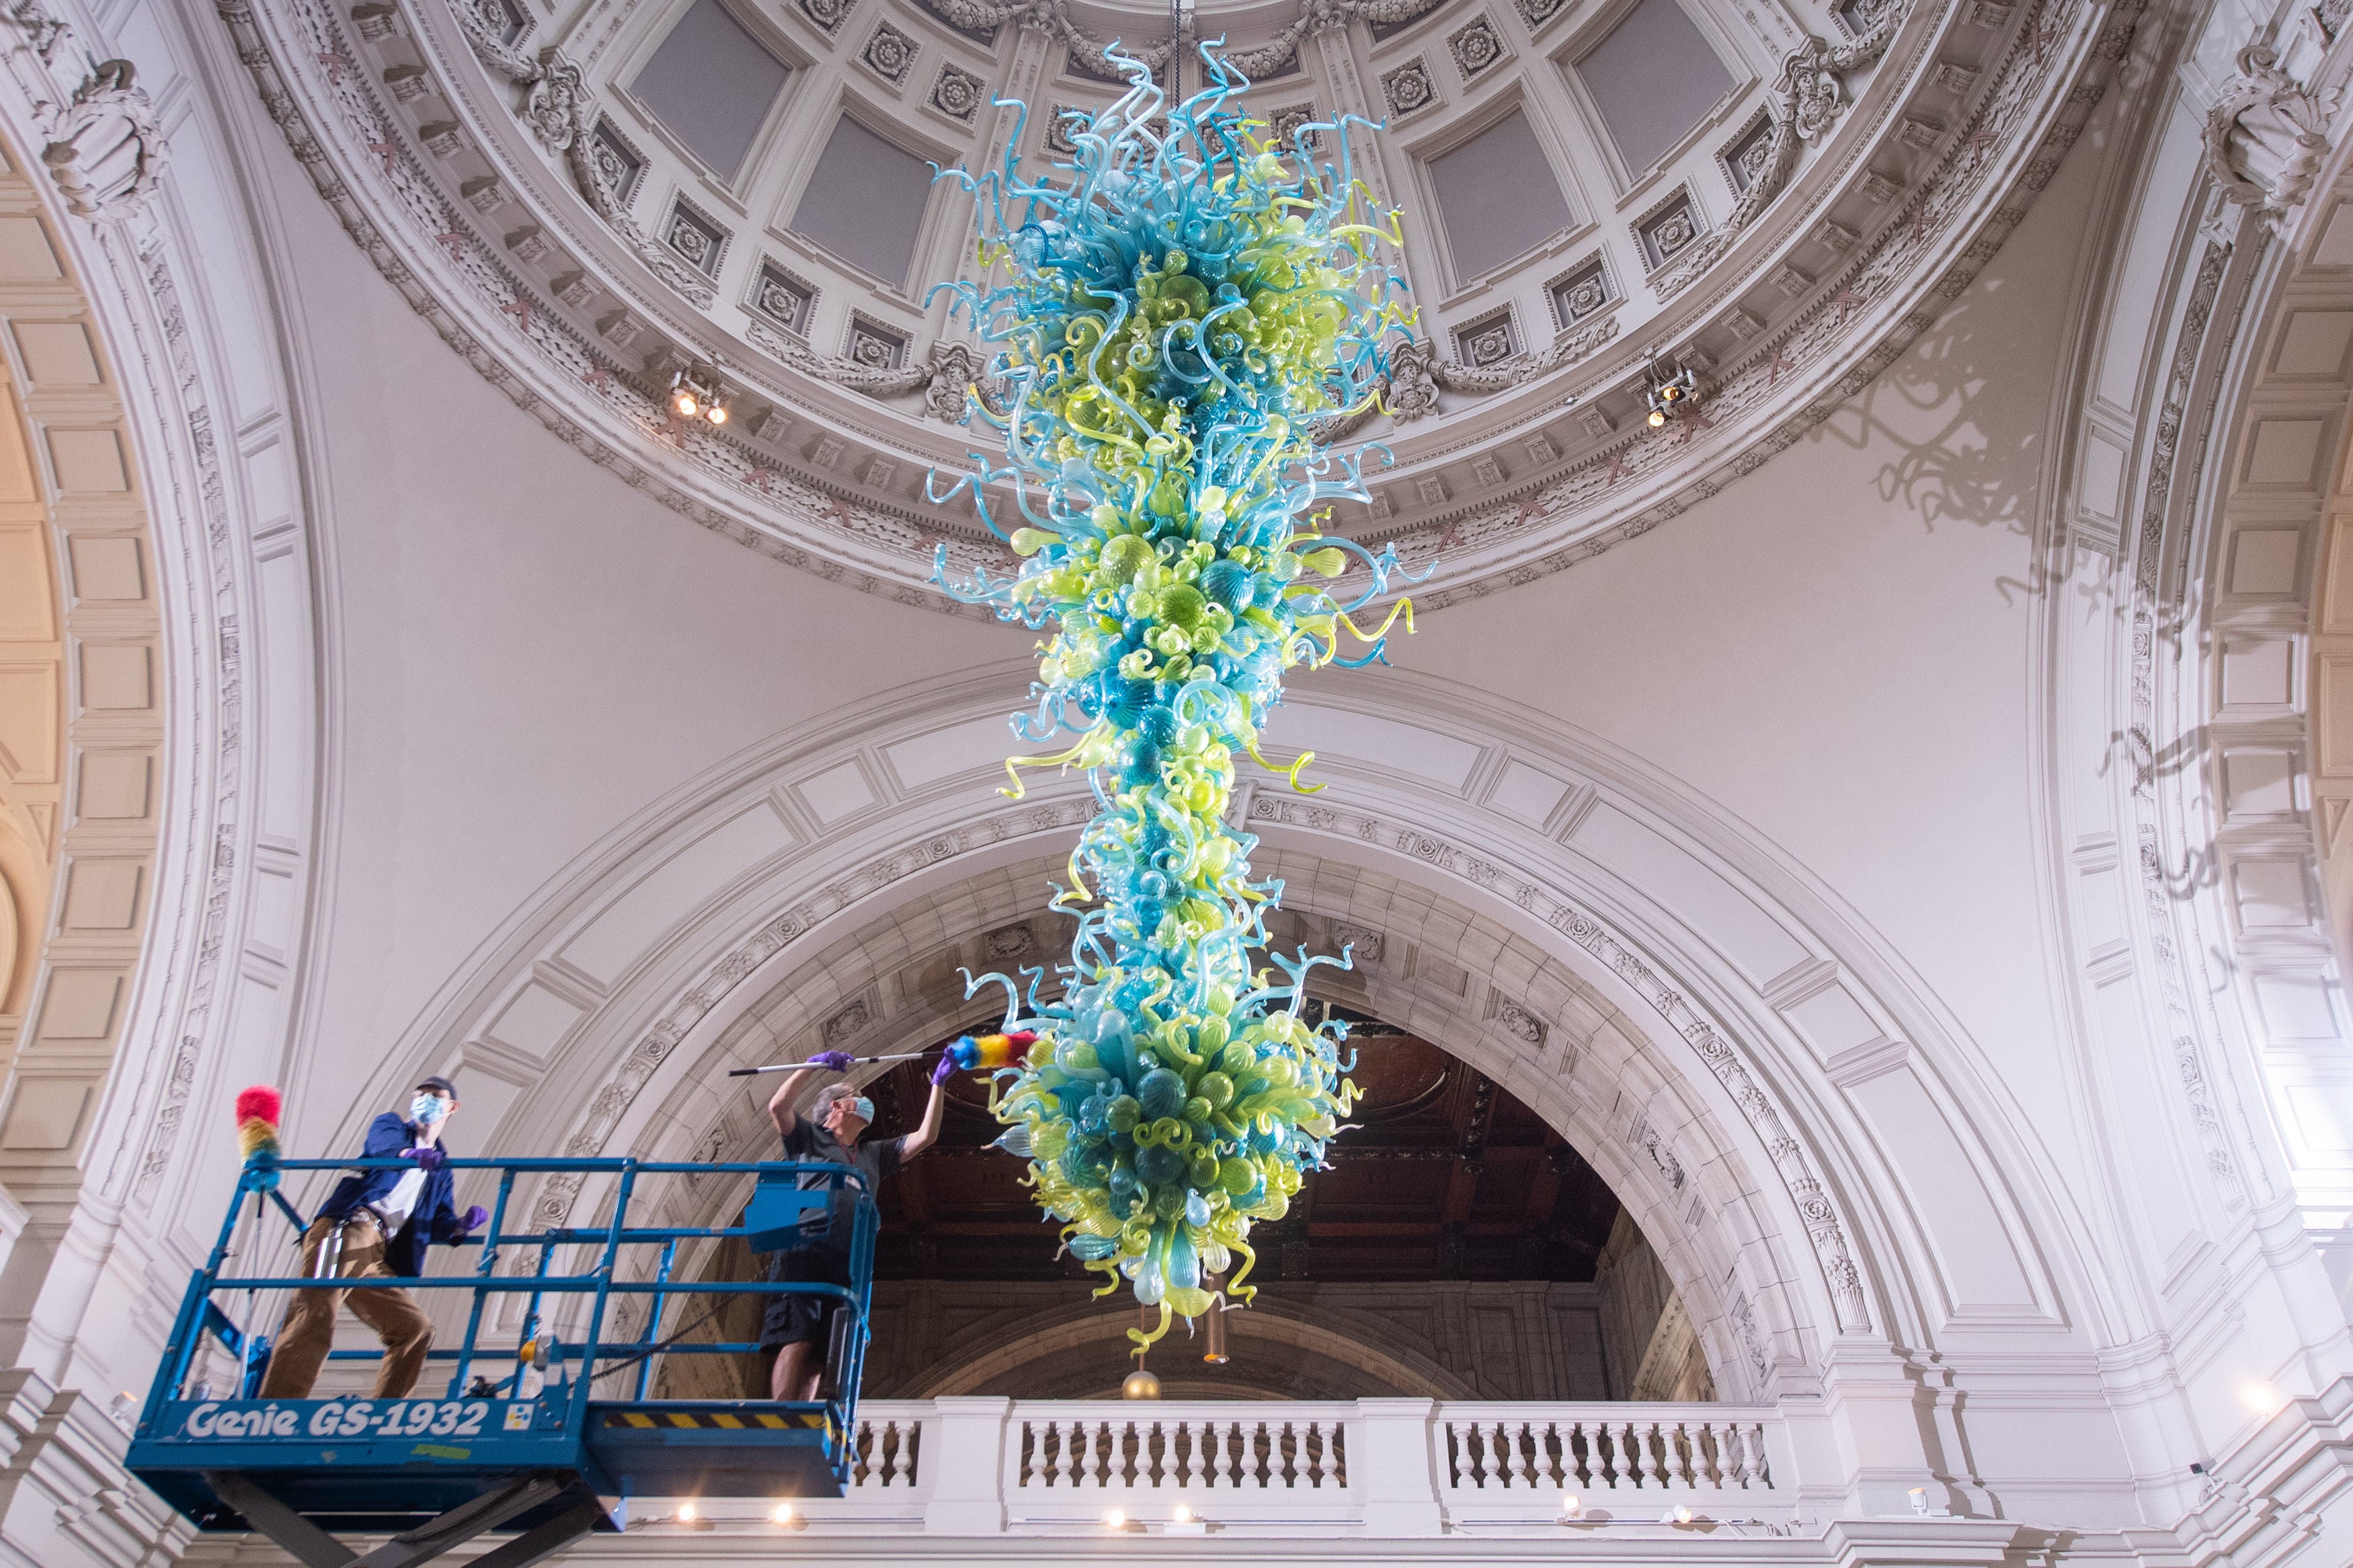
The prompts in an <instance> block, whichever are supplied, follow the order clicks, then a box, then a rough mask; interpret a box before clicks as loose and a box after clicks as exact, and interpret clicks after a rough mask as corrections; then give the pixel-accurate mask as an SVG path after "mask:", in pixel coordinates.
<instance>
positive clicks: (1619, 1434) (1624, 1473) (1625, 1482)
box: [1607, 1421, 1634, 1491]
mask: <svg viewBox="0 0 2353 1568" xmlns="http://www.w3.org/2000/svg"><path fill="white" fill-rule="evenodd" d="M1607 1425H1610V1426H1612V1428H1613V1429H1612V1430H1611V1431H1610V1433H1609V1489H1610V1490H1612V1491H1619V1490H1621V1489H1630V1488H1631V1487H1632V1486H1633V1484H1634V1454H1633V1447H1634V1424H1633V1423H1632V1422H1631V1421H1620V1422H1616V1423H1614V1424H1607Z"/></svg>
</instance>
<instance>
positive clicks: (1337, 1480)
mask: <svg viewBox="0 0 2353 1568" xmlns="http://www.w3.org/2000/svg"><path fill="white" fill-rule="evenodd" d="M1324 1447H1325V1450H1326V1454H1327V1457H1328V1458H1330V1460H1331V1466H1332V1484H1333V1485H1334V1486H1335V1487H1345V1486H1346V1485H1347V1484H1348V1428H1347V1426H1345V1424H1343V1423H1341V1422H1338V1421H1335V1422H1333V1423H1332V1424H1331V1425H1329V1426H1326V1427H1324Z"/></svg>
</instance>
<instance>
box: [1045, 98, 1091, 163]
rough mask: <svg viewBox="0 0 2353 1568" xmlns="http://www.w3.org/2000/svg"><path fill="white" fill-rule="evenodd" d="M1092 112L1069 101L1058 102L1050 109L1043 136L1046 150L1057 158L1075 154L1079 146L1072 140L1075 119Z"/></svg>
mask: <svg viewBox="0 0 2353 1568" xmlns="http://www.w3.org/2000/svg"><path fill="white" fill-rule="evenodd" d="M1090 112H1092V111H1091V110H1084V109H1074V108H1072V107H1071V105H1069V104H1067V103H1058V104H1056V105H1054V107H1053V108H1052V109H1051V110H1048V111H1047V114H1046V131H1045V135H1044V137H1043V138H1042V142H1043V144H1044V146H1045V149H1046V151H1047V152H1049V153H1052V154H1053V155H1054V156H1055V157H1057V158H1068V157H1071V156H1072V155H1074V154H1075V153H1077V152H1078V150H1079V148H1078V143H1076V142H1072V141H1071V131H1072V129H1073V128H1074V123H1075V121H1078V120H1083V119H1085V118H1086V117H1087V115H1088V114H1089V113H1090Z"/></svg>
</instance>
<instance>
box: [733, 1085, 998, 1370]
mask: <svg viewBox="0 0 2353 1568" xmlns="http://www.w3.org/2000/svg"><path fill="white" fill-rule="evenodd" d="M852 1065H853V1063H852V1060H851V1058H850V1057H849V1053H848V1052H846V1051H819V1052H818V1053H817V1054H816V1055H815V1056H813V1057H811V1058H809V1059H808V1060H807V1061H805V1062H802V1063H801V1064H799V1066H798V1067H797V1068H795V1069H794V1070H793V1071H792V1072H788V1073H786V1075H785V1080H784V1082H783V1084H782V1085H781V1086H779V1087H778V1089H776V1094H775V1095H774V1096H773V1097H771V1098H770V1100H769V1101H768V1119H769V1120H770V1121H774V1122H775V1123H776V1131H777V1132H778V1133H780V1134H781V1135H782V1136H783V1138H784V1141H785V1148H784V1153H783V1155H782V1156H781V1157H782V1158H784V1159H786V1160H792V1161H799V1162H804V1163H822V1164H828V1165H850V1166H854V1167H856V1169H857V1170H858V1173H860V1175H862V1176H863V1177H865V1178H866V1190H867V1192H869V1193H870V1194H880V1193H881V1190H882V1184H883V1182H884V1181H886V1180H887V1179H889V1178H890V1177H891V1176H892V1175H894V1174H896V1173H897V1172H898V1169H899V1167H900V1166H902V1165H903V1164H905V1163H907V1162H908V1161H910V1160H912V1159H913V1158H914V1157H915V1156H916V1155H918V1154H920V1153H922V1152H923V1151H924V1150H926V1149H928V1148H930V1147H931V1146H932V1143H933V1142H934V1140H935V1139H937V1138H938V1137H939V1135H940V1110H941V1105H942V1100H943V1098H944V1085H945V1084H946V1083H947V1080H948V1078H949V1076H950V1075H951V1074H953V1073H954V1072H955V1070H956V1068H955V1058H953V1056H950V1055H943V1056H942V1057H941V1058H940V1060H939V1064H938V1065H937V1066H936V1067H934V1068H933V1069H932V1094H931V1098H930V1099H929V1100H926V1101H925V1102H924V1105H923V1123H922V1125H920V1126H918V1127H917V1128H916V1129H915V1130H914V1131H913V1132H909V1133H907V1134H905V1135H903V1136H902V1137H898V1138H872V1139H870V1138H867V1137H865V1136H864V1134H865V1131H866V1129H867V1128H868V1127H870V1126H871V1125H872V1124H873V1121H874V1102H873V1101H872V1100H869V1099H867V1098H866V1097H865V1096H864V1095H862V1094H860V1093H859V1092H858V1091H857V1090H856V1089H852V1088H850V1087H849V1085H848V1084H843V1083H833V1084H828V1085H826V1087H825V1088H824V1089H820V1090H819V1091H818V1097H817V1103H816V1104H814V1105H812V1106H811V1107H810V1108H809V1114H808V1115H807V1116H802V1115H800V1114H799V1113H798V1112H797V1111H795V1110H793V1108H792V1106H791V1105H790V1104H789V1103H787V1102H788V1101H789V1100H791V1099H792V1094H793V1088H794V1085H795V1083H796V1082H797V1074H798V1073H799V1072H801V1071H803V1070H806V1069H807V1068H829V1069H831V1070H833V1071H837V1072H839V1071H840V1070H841V1069H842V1068H848V1067H850V1066H852ZM798 1181H799V1184H800V1186H801V1187H802V1189H803V1190H804V1191H813V1190H816V1189H818V1188H822V1187H825V1186H828V1185H829V1184H830V1178H829V1177H828V1175H827V1174H826V1173H824V1172H821V1171H808V1172H804V1173H802V1174H801V1175H800V1177H799V1178H798ZM856 1202H857V1199H856V1197H855V1195H854V1194H852V1193H850V1192H849V1190H848V1189H847V1187H846V1186H845V1188H844V1189H843V1190H842V1191H841V1192H839V1194H837V1195H836V1196H835V1198H834V1200H833V1202H832V1203H831V1204H830V1205H828V1207H829V1208H830V1210H831V1213H830V1214H828V1213H826V1212H824V1211H820V1210H816V1209H812V1210H810V1211H809V1215H808V1217H807V1219H805V1220H803V1221H802V1222H801V1228H802V1232H803V1236H804V1240H803V1241H802V1242H801V1244H800V1245H799V1246H797V1247H789V1248H787V1249H786V1250H785V1251H783V1252H778V1253H775V1254H773V1255H771V1258H770V1260H769V1266H768V1278H769V1279H775V1280H786V1281H792V1282H796V1283H803V1284H826V1285H842V1286H847V1285H848V1284H849V1227H850V1222H851V1218H852V1216H853V1214H854V1210H855V1205H856ZM840 1308H841V1302H840V1301H839V1300H836V1299H833V1298H829V1297H824V1296H798V1295H795V1296H771V1297H769V1298H768V1308H767V1316H766V1318H765V1321H763V1322H762V1324H761V1327H760V1344H761V1348H763V1349H765V1350H774V1351H775V1352H776V1365H775V1366H774V1367H773V1368H772V1369H771V1370H770V1372H769V1374H768V1396H769V1397H770V1398H772V1399H780V1400H803V1401H806V1400H811V1399H815V1398H816V1397H817V1385H818V1375H819V1373H822V1372H823V1370H824V1362H825V1347H826V1345H827V1343H828V1340H829V1338H830V1336H831V1334H832V1331H833V1315H834V1313H835V1312H837V1311H839V1310H840Z"/></svg>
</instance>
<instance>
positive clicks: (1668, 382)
mask: <svg viewBox="0 0 2353 1568" xmlns="http://www.w3.org/2000/svg"><path fill="white" fill-rule="evenodd" d="M1642 363H1643V369H1642V381H1643V387H1642V401H1643V402H1644V403H1645V404H1647V405H1649V406H1650V410H1651V412H1650V416H1649V418H1650V426H1651V429H1653V430H1656V429H1658V428H1659V427H1660V426H1662V425H1664V424H1665V423H1666V422H1667V421H1668V420H1670V419H1675V418H1680V417H1681V416H1683V414H1684V413H1685V412H1686V411H1687V410H1689V409H1690V408H1691V407H1692V406H1693V405H1694V404H1696V403H1697V402H1698V401H1699V378H1698V377H1697V376H1695V375H1694V374H1692V368H1691V366H1689V365H1687V364H1680V363H1679V364H1677V365H1676V366H1675V367H1674V369H1673V371H1672V373H1670V372H1668V371H1667V370H1666V369H1664V368H1663V367H1662V366H1661V365H1660V363H1659V351H1658V350H1657V349H1655V348H1654V349H1651V351H1650V352H1649V353H1647V354H1645V355H1644V356H1643V362H1642Z"/></svg>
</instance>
